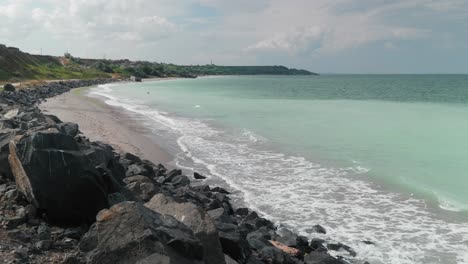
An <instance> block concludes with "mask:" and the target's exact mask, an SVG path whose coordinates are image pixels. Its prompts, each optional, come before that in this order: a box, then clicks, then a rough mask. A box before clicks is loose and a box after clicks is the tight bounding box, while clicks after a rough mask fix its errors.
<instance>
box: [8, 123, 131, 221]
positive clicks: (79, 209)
mask: <svg viewBox="0 0 468 264" xmlns="http://www.w3.org/2000/svg"><path fill="white" fill-rule="evenodd" d="M11 146H12V148H11V151H10V166H11V167H12V171H13V172H15V173H14V174H15V179H16V182H17V185H18V188H19V190H20V191H21V192H22V193H23V194H24V195H25V196H26V198H27V199H28V201H30V202H31V203H32V204H33V205H34V206H36V208H38V209H40V210H42V211H44V212H46V214H47V217H48V219H49V220H53V221H62V222H69V223H81V222H92V221H94V219H95V216H96V214H97V212H99V211H100V210H102V209H104V208H107V207H108V206H109V201H108V199H107V197H108V195H109V194H111V193H115V192H120V191H121V190H122V186H121V185H120V184H119V183H118V182H117V180H116V179H114V178H113V176H112V175H110V174H109V173H102V172H99V171H98V170H97V169H96V168H95V167H96V166H97V165H98V164H100V163H101V162H100V161H101V159H104V155H108V154H103V153H104V152H101V151H100V150H99V149H98V148H95V147H89V148H84V147H83V146H80V147H79V146H78V145H77V143H76V141H75V140H74V139H73V137H71V136H69V135H66V134H63V133H59V132H55V131H51V132H47V131H41V132H35V133H32V134H31V135H29V136H26V137H24V138H23V139H21V141H20V142H19V143H18V150H16V149H15V147H14V144H11ZM15 150H16V151H15ZM16 153H22V156H21V158H20V159H18V157H17V156H16ZM95 159H97V160H95ZM98 162H99V163H98ZM45 165H46V166H45ZM83 194H85V195H83Z"/></svg>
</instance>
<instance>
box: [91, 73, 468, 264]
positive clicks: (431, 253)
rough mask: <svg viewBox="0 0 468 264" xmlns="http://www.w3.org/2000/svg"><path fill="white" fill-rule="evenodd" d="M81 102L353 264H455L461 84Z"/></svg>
mask: <svg viewBox="0 0 468 264" xmlns="http://www.w3.org/2000/svg"><path fill="white" fill-rule="evenodd" d="M92 93H94V94H95V95H96V94H97V95H101V96H105V98H107V99H106V100H107V102H108V103H109V104H112V105H116V106H121V107H124V108H126V109H127V110H129V111H131V112H132V113H134V114H135V115H136V116H139V118H140V119H141V120H142V122H145V124H146V125H148V126H152V125H153V126H154V130H153V132H154V134H155V136H158V137H159V138H160V139H161V138H163V139H167V140H166V141H167V142H173V143H168V147H169V148H172V149H173V152H175V153H174V154H176V157H177V158H176V161H175V162H176V163H177V165H179V166H183V167H185V168H190V169H196V170H198V171H202V172H204V173H206V174H207V175H209V176H210V177H211V178H210V180H211V181H214V182H216V181H220V182H223V183H225V184H226V185H227V186H229V187H231V188H232V189H234V190H236V195H237V196H238V200H239V203H247V204H248V205H249V206H252V207H254V208H256V209H257V210H259V211H260V212H262V213H263V214H265V215H267V216H268V217H270V218H272V219H273V220H275V221H278V223H282V224H284V225H286V226H288V227H290V228H293V229H295V230H296V231H299V232H301V233H303V234H304V235H308V236H310V237H315V236H316V234H313V233H312V232H311V231H310V227H311V226H313V225H314V224H322V225H324V226H325V227H326V228H327V230H328V231H329V232H328V234H327V235H325V237H326V238H335V239H337V240H339V241H342V242H345V243H347V244H349V245H350V246H352V247H353V248H355V249H356V250H357V251H358V257H357V258H354V261H355V262H356V263H359V261H362V260H369V261H370V263H466V262H468V256H467V254H468V253H467V252H468V216H467V215H468V214H467V212H468V192H467V191H466V190H467V189H468V173H467V172H468V75H324V76H255V77H250V76H246V77H244V76H243V77H240V76H232V77H212V78H199V79H195V80H174V81H159V82H148V83H142V84H118V85H110V86H109V85H108V86H103V87H99V88H96V89H95V90H94V91H92ZM171 144H172V146H170V145H171ZM363 240H370V241H373V242H375V243H376V244H374V245H367V244H365V243H362V241H363ZM339 254H344V253H342V252H340V253H339Z"/></svg>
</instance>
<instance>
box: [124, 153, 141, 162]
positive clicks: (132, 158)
mask: <svg viewBox="0 0 468 264" xmlns="http://www.w3.org/2000/svg"><path fill="white" fill-rule="evenodd" d="M123 158H124V159H127V160H129V161H130V162H131V163H130V164H135V163H141V159H140V158H139V157H137V156H135V155H133V154H131V153H125V154H124V155H123Z"/></svg>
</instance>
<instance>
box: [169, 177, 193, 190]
mask: <svg viewBox="0 0 468 264" xmlns="http://www.w3.org/2000/svg"><path fill="white" fill-rule="evenodd" d="M171 183H172V184H173V185H174V186H175V187H176V188H178V187H182V186H187V185H189V184H190V179H189V178H188V177H187V176H185V175H179V176H175V177H174V178H173V179H172V181H171Z"/></svg>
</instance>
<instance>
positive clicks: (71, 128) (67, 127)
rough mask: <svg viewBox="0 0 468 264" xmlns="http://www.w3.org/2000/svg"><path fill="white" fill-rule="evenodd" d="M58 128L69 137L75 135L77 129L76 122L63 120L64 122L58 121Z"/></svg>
mask: <svg viewBox="0 0 468 264" xmlns="http://www.w3.org/2000/svg"><path fill="white" fill-rule="evenodd" d="M57 127H58V129H59V130H60V132H62V133H64V134H66V135H69V136H71V137H75V136H76V135H78V132H79V129H78V124H75V123H70V122H65V123H60V124H58V125H57Z"/></svg>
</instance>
